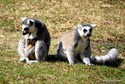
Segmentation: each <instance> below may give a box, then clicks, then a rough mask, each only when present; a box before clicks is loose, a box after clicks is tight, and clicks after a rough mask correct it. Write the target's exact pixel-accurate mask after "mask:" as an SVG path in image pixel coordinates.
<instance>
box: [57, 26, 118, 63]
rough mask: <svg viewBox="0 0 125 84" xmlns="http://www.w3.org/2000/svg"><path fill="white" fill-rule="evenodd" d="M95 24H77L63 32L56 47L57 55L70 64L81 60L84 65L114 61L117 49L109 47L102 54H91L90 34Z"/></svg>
mask: <svg viewBox="0 0 125 84" xmlns="http://www.w3.org/2000/svg"><path fill="white" fill-rule="evenodd" d="M95 27H96V24H78V25H77V26H76V29H74V30H72V31H69V32H65V33H64V34H63V35H62V37H61V39H60V43H59V46H58V49H57V56H58V57H59V58H61V59H63V60H68V62H69V63H70V64H74V63H77V62H80V60H81V62H83V63H85V64H86V65H94V64H105V63H106V62H116V60H117V56H118V50H117V49H116V48H113V49H111V50H110V51H109V52H108V53H107V54H106V55H104V56H92V51H91V45H90V36H91V34H92V31H93V29H94V28H95Z"/></svg>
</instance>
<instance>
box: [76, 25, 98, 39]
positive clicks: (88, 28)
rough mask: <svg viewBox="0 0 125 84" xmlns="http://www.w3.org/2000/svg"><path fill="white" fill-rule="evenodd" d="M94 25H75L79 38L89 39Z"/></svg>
mask: <svg viewBox="0 0 125 84" xmlns="http://www.w3.org/2000/svg"><path fill="white" fill-rule="evenodd" d="M95 27H96V25H95V24H82V25H81V24H78V25H77V30H78V32H79V35H80V36H81V37H90V36H91V34H92V30H93V28H95Z"/></svg>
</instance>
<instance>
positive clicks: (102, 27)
mask: <svg viewBox="0 0 125 84" xmlns="http://www.w3.org/2000/svg"><path fill="white" fill-rule="evenodd" d="M0 7H1V9H0V39H1V41H0V58H1V60H0V61H1V62H0V65H1V66H2V71H0V75H1V76H0V81H1V80H2V82H4V83H7V81H9V83H13V82H17V83H26V82H24V80H25V79H26V81H27V82H29V81H31V83H33V82H36V83H51V81H53V80H55V81H54V83H58V82H57V81H58V80H59V82H60V83H61V81H62V83H73V82H74V83H77V82H78V80H79V81H80V82H79V83H83V81H84V82H85V81H90V79H88V77H90V78H92V80H91V81H90V83H94V82H93V81H96V80H97V79H100V80H102V79H105V80H107V79H106V78H109V79H118V78H120V79H121V80H123V78H125V77H124V76H123V75H122V74H123V73H124V71H123V70H124V68H125V64H124V63H125V60H123V61H122V63H121V65H120V66H119V67H117V68H118V69H117V68H115V69H114V68H110V67H105V66H96V67H88V66H85V65H78V66H73V67H70V66H69V65H68V64H67V63H58V62H57V63H41V64H38V65H37V64H34V65H26V64H20V63H18V62H17V61H18V59H19V57H18V54H17V44H18V40H19V38H20V37H21V24H20V19H19V18H20V17H23V16H26V17H34V18H38V19H41V20H43V21H44V22H45V23H46V25H47V27H48V30H49V32H50V34H51V37H52V42H51V49H50V55H54V54H55V53H56V49H57V46H58V42H59V39H60V36H61V34H62V33H63V32H65V31H68V30H71V29H73V28H74V27H75V25H77V24H79V23H95V24H97V28H96V29H95V30H94V32H93V35H92V37H91V40H92V44H93V45H92V47H93V54H94V55H100V54H104V53H106V52H107V51H108V50H109V49H110V48H112V47H116V48H118V49H119V52H120V58H124V57H125V44H124V42H125V28H124V27H125V24H124V23H125V16H124V15H125V1H124V0H1V1H0ZM8 63H9V65H8ZM6 65H7V66H6ZM40 66H41V67H40ZM7 67H8V68H7ZM34 67H37V68H38V69H35V68H34ZM47 67H48V68H47ZM57 67H59V70H58V68H57ZM81 67H82V68H81ZM49 68H52V69H49ZM62 68H63V69H62ZM76 68H77V69H76ZM6 69H7V70H6ZM11 69H12V73H11ZM22 69H24V70H22ZM45 69H47V71H45ZM82 69H84V70H82ZM110 69H111V70H112V71H110V72H109V73H110V74H109V75H108V74H107V72H105V73H104V72H102V71H101V70H104V71H109V70H110ZM20 70H22V71H21V72H20ZM26 70H28V71H29V72H28V71H26ZM32 70H33V71H32ZM37 70H38V72H35V71H37ZM39 70H43V72H41V71H39ZM51 70H52V71H51ZM60 70H61V71H60ZM79 70H80V71H79ZM87 70H88V71H87ZM92 70H94V71H92ZM4 71H5V73H4ZM14 71H15V73H14ZM70 71H71V72H70ZM76 71H78V73H74V72H76ZM82 71H84V72H85V73H86V74H85V73H84V72H83V73H82ZM89 71H90V72H89ZM56 72H58V73H56ZM30 73H32V74H30ZM40 73H41V74H42V75H41V74H40ZM96 73H99V74H96ZM101 73H102V74H101ZM14 74H15V75H14ZM36 74H37V75H36ZM72 74H74V75H73V76H72ZM77 74H78V75H77ZM81 74H84V75H81ZM91 74H94V75H96V77H97V78H94V77H93V75H91ZM112 74H113V75H112ZM34 75H35V76H34ZM11 76H12V78H11ZM113 76H116V77H113ZM72 77H73V78H72ZM75 77H76V78H75ZM48 78H49V80H48ZM33 79H34V80H33ZM61 79H63V80H61ZM74 79H75V80H74ZM77 79H78V80H77ZM82 79H83V80H82ZM4 80H5V81H4ZM41 80H43V82H42V81H41ZM64 80H66V81H67V82H66V81H64ZM38 81H40V82H38ZM96 82H99V81H96Z"/></svg>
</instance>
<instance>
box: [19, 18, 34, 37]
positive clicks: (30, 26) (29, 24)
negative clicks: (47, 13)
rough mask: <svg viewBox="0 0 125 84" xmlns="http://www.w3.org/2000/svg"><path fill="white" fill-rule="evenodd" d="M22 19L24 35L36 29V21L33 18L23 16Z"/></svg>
mask: <svg viewBox="0 0 125 84" xmlns="http://www.w3.org/2000/svg"><path fill="white" fill-rule="evenodd" d="M21 21H22V31H23V35H26V34H28V33H30V32H33V31H34V30H35V22H34V20H33V19H30V18H26V17H22V18H21Z"/></svg>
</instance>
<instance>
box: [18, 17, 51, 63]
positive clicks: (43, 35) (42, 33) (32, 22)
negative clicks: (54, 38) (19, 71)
mask: <svg viewBox="0 0 125 84" xmlns="http://www.w3.org/2000/svg"><path fill="white" fill-rule="evenodd" d="M21 20H22V27H24V28H23V29H22V30H23V32H24V31H25V28H28V29H27V31H26V32H25V34H23V35H22V37H21V39H20V41H19V44H18V53H19V55H20V61H21V62H24V61H26V62H28V63H32V62H40V61H44V60H45V59H46V57H47V55H48V52H49V47H50V42H51V38H50V34H49V32H48V30H47V27H46V25H45V24H44V23H43V22H42V21H40V20H36V19H33V18H24V17H23V18H21ZM23 25H24V26H23ZM30 29H31V30H30ZM28 39H30V40H33V39H35V41H36V42H35V46H33V47H32V48H31V49H29V48H28V41H27V40H28ZM33 53H35V58H36V59H35V60H29V59H28V57H29V56H30V55H31V54H33Z"/></svg>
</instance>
